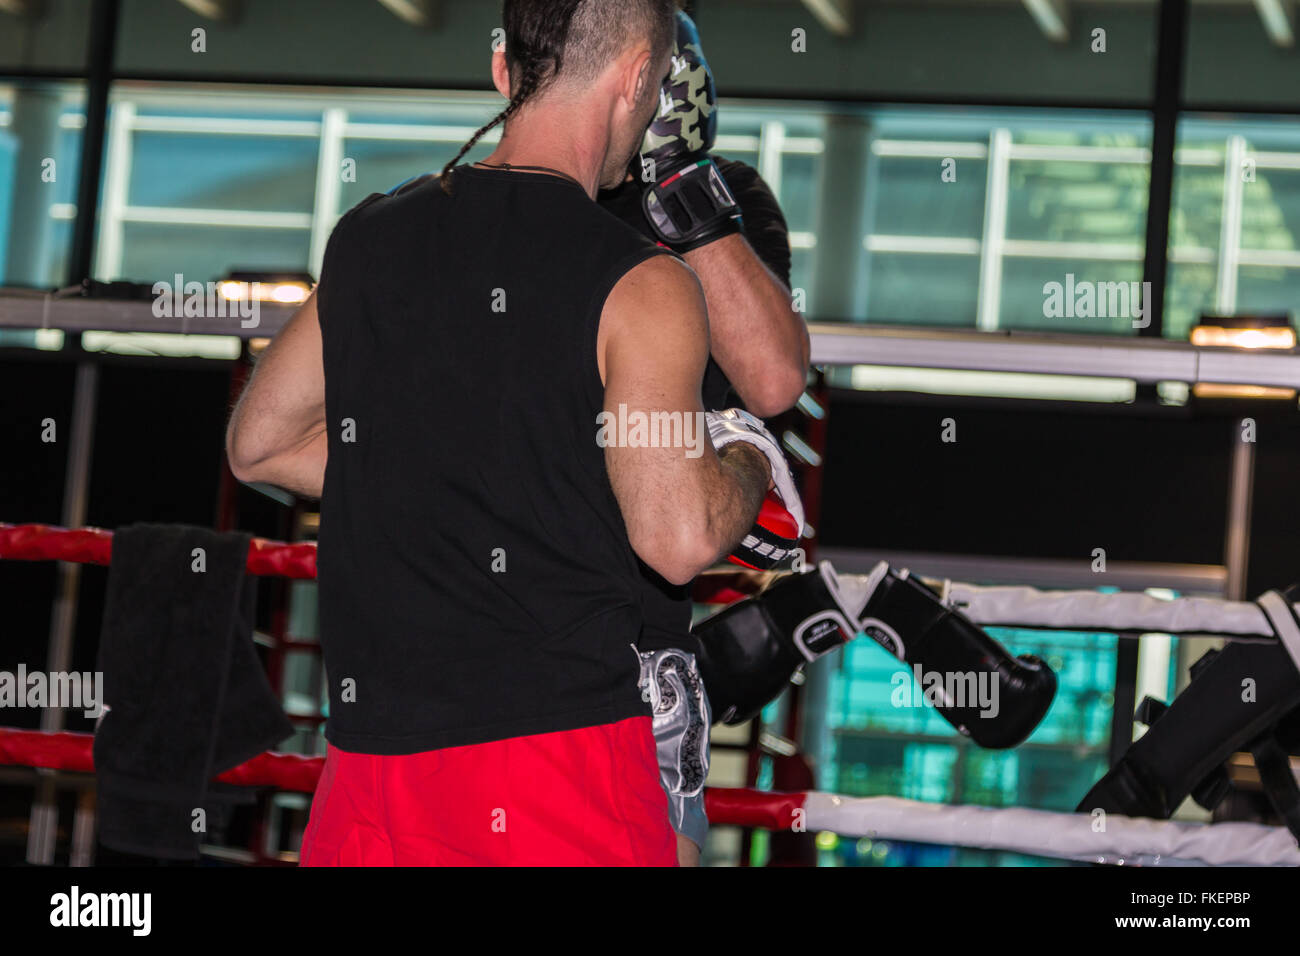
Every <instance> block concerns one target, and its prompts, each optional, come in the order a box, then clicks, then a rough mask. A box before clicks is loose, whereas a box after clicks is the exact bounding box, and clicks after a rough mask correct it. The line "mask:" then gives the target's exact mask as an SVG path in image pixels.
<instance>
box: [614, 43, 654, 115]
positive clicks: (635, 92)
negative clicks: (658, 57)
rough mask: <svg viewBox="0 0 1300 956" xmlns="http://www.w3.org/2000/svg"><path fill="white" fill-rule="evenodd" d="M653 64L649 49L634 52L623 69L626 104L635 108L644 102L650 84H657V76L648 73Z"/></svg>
mask: <svg viewBox="0 0 1300 956" xmlns="http://www.w3.org/2000/svg"><path fill="white" fill-rule="evenodd" d="M653 66H654V59H653V58H652V57H651V56H650V51H649V50H642V51H641V52H639V53H637V54H635V55H634V56H633V57H632V58H631V60H630V62H629V63H628V65H627V69H626V70H625V71H624V73H623V76H624V77H625V82H624V89H623V91H622V92H623V95H624V96H625V97H626V98H627V100H628V106H629V107H630V108H631V109H632V110H636V109H637V107H639V106H640V105H641V104H643V103H644V102H645V98H646V96H648V95H649V93H650V86H651V84H654V85H655V86H656V87H657V86H658V77H654V76H651V75H650V70H651V68H652V67H653Z"/></svg>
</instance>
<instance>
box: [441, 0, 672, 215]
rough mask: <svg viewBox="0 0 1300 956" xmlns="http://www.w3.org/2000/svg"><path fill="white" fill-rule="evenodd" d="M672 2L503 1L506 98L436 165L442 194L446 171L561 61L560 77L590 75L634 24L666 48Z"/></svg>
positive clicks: (553, 72)
mask: <svg viewBox="0 0 1300 956" xmlns="http://www.w3.org/2000/svg"><path fill="white" fill-rule="evenodd" d="M675 6H676V4H675V3H674V2H673V0H505V7H504V9H503V11H502V19H503V21H504V25H505V54H506V63H507V65H508V66H509V68H510V79H511V85H512V87H513V90H512V91H511V94H510V102H509V103H507V104H506V108H505V109H503V110H502V111H501V112H500V113H498V114H497V115H496V116H495V117H493V118H492V120H490V121H489V122H488V123H485V124H484V125H483V126H482V127H480V128H479V129H478V131H477V132H475V133H474V135H473V136H471V137H470V138H469V141H468V142H467V143H466V144H465V145H464V146H462V147H461V148H460V152H458V153H457V154H456V155H455V156H453V157H452V159H451V161H450V162H449V163H447V165H446V166H444V167H442V176H441V186H442V189H443V192H447V193H450V192H451V171H452V169H453V168H454V167H455V165H456V164H457V163H458V162H460V160H461V158H462V157H464V155H465V154H466V153H468V152H469V151H470V150H471V149H473V148H474V145H475V144H476V143H477V142H478V141H479V140H480V139H482V138H483V136H484V135H485V134H486V133H488V132H489V131H490V130H492V129H495V128H496V127H497V126H499V125H501V124H502V123H504V122H505V121H506V120H508V119H510V117H512V116H514V115H515V114H516V113H518V112H519V110H520V109H521V108H522V107H523V106H524V104H525V103H527V102H528V101H530V100H531V99H533V98H534V97H535V96H536V95H537V94H538V93H539V92H540V91H541V90H542V89H543V88H545V87H546V86H548V85H549V84H550V83H551V82H552V81H553V80H554V79H555V77H556V76H557V75H559V73H560V69H561V67H562V66H563V65H564V64H565V62H566V60H567V62H568V68H567V69H566V70H565V75H566V76H569V75H572V76H573V78H574V79H594V78H595V77H596V76H598V75H600V73H601V71H603V70H604V69H605V67H606V66H608V65H609V63H610V61H611V60H613V59H614V57H616V56H617V55H618V53H619V52H620V50H621V49H622V48H623V44H624V42H625V41H626V39H627V37H628V35H629V33H630V32H631V30H632V29H635V28H637V27H641V28H643V29H646V30H647V32H648V33H649V35H650V39H651V43H652V46H653V48H654V49H655V50H656V51H658V52H665V51H667V50H668V48H669V45H670V44H671V42H672V36H673V23H674V21H673V10H674V8H675Z"/></svg>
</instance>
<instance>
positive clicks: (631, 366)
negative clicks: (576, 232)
mask: <svg viewBox="0 0 1300 956" xmlns="http://www.w3.org/2000/svg"><path fill="white" fill-rule="evenodd" d="M597 355H598V361H599V363H600V374H601V379H602V381H604V383H605V406H604V407H605V411H606V412H608V413H610V414H611V415H614V416H618V415H631V414H634V413H637V412H640V413H644V414H646V415H650V414H652V413H655V412H668V413H678V414H679V415H680V416H681V418H680V420H681V421H683V422H689V424H690V427H691V429H692V432H693V434H694V436H695V438H696V440H697V442H698V444H697V445H696V447H695V448H694V449H689V448H686V447H658V448H654V447H635V448H630V447H629V448H625V447H619V446H617V445H610V446H609V447H607V448H606V450H605V462H606V467H607V468H608V469H609V476H610V482H611V484H612V485H613V488H614V494H615V496H616V497H617V498H618V503H619V508H620V510H621V511H622V513H623V520H624V524H625V525H626V526H627V531H628V538H629V539H630V541H631V543H632V548H633V550H634V551H636V553H637V555H638V556H639V557H640V558H641V559H642V560H643V561H645V562H646V564H648V565H649V566H650V567H651V568H653V569H654V570H655V571H656V572H658V573H659V574H660V575H662V576H663V577H664V578H665V579H666V580H668V581H670V582H672V583H674V584H685V583H687V582H688V581H690V580H692V579H693V578H694V577H695V576H696V575H697V574H699V573H700V572H701V571H703V570H704V569H705V568H708V567H709V566H711V565H712V564H713V563H714V562H715V561H717V560H718V558H719V557H720V556H722V555H723V554H725V553H727V552H728V551H729V550H730V549H731V548H732V547H733V546H734V545H735V544H736V542H737V541H739V540H740V539H741V537H743V536H744V534H745V533H746V532H747V531H749V529H750V527H752V525H753V523H754V519H755V517H756V516H757V515H758V509H759V505H760V504H761V503H762V499H763V495H764V493H765V492H766V491H767V488H768V487H769V484H770V469H769V466H768V463H767V459H766V458H764V457H763V455H762V453H761V452H759V451H758V450H757V449H755V448H752V447H751V446H748V445H745V444H743V443H739V442H737V443H735V444H734V445H732V446H728V448H726V449H724V452H725V454H724V455H723V456H722V457H721V458H719V457H718V455H717V454H715V453H714V451H713V446H712V444H711V443H710V441H709V437H708V431H707V429H706V428H705V427H704V421H703V413H704V406H703V404H702V402H701V400H700V382H701V380H702V379H703V376H704V366H705V364H706V362H707V360H708V355H709V325H708V316H707V313H706V311H705V306H704V295H703V292H702V291H701V289H700V285H699V282H698V280H697V279H696V278H695V276H694V274H693V273H692V272H691V271H690V269H688V268H686V267H685V266H683V265H682V263H680V262H678V261H677V260H675V259H673V258H671V257H668V256H657V257H655V258H653V259H650V260H647V261H646V262H643V263H642V264H641V265H639V266H637V267H636V268H634V269H632V270H630V271H629V272H628V274H627V275H625V276H624V277H623V279H622V280H621V281H620V282H619V283H618V284H617V285H616V286H615V287H614V289H613V291H612V292H611V293H610V295H609V298H608V299H607V300H606V302H605V308H604V311H603V312H602V314H601V321H600V334H599V338H598V342H597ZM688 452H690V453H689V454H688Z"/></svg>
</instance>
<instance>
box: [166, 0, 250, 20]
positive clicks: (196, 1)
mask: <svg viewBox="0 0 1300 956" xmlns="http://www.w3.org/2000/svg"><path fill="white" fill-rule="evenodd" d="M181 6H183V7H185V8H187V9H188V10H190V11H191V12H193V13H197V14H198V15H199V16H201V17H203V18H205V19H207V20H218V21H223V22H226V23H229V22H232V21H234V20H236V19H238V17H239V14H240V2H239V0H181Z"/></svg>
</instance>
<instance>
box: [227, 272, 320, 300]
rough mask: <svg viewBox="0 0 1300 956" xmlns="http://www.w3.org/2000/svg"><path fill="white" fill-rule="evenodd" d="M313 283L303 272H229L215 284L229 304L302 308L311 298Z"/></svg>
mask: <svg viewBox="0 0 1300 956" xmlns="http://www.w3.org/2000/svg"><path fill="white" fill-rule="evenodd" d="M313 285H315V280H314V279H313V278H312V277H311V276H310V275H309V274H307V273H306V272H253V271H248V270H240V271H237V272H231V273H230V275H228V276H227V277H226V278H224V279H222V280H221V281H220V282H219V283H217V288H218V289H219V290H220V292H221V297H222V298H223V299H227V300H229V301H232V302H247V301H257V302H270V303H272V304H275V305H301V304H302V303H303V302H306V301H307V296H309V295H311V290H312V286H313Z"/></svg>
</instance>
